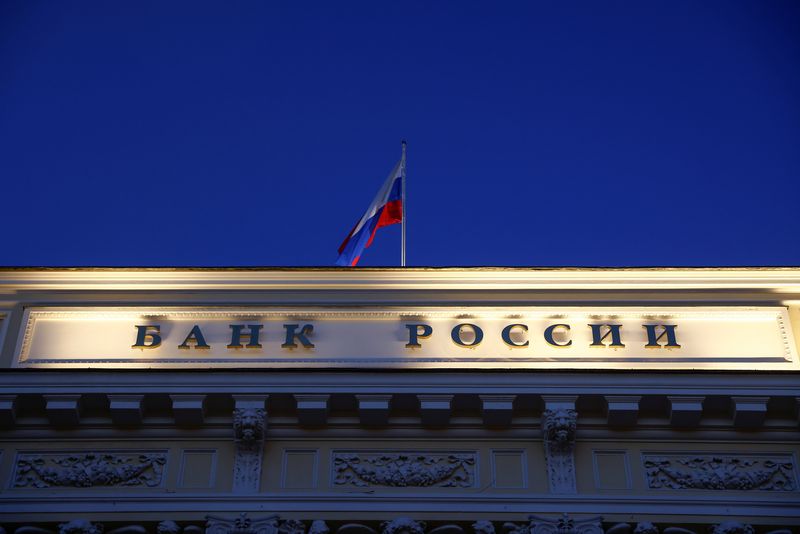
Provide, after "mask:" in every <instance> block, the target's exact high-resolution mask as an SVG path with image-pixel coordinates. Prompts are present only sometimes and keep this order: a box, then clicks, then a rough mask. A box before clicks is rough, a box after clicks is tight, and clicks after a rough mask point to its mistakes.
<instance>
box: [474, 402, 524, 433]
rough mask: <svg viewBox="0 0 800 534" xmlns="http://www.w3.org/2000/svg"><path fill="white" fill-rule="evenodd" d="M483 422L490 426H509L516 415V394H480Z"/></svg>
mask: <svg viewBox="0 0 800 534" xmlns="http://www.w3.org/2000/svg"><path fill="white" fill-rule="evenodd" d="M479 397H480V399H481V415H482V416H483V424H484V425H486V426H488V427H507V426H509V425H510V424H511V420H512V417H513V415H514V399H516V398H517V396H516V395H479Z"/></svg>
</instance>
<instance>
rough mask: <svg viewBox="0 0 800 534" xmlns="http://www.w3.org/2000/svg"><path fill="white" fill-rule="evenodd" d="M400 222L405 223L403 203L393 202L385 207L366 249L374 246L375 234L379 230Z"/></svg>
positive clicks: (399, 201) (400, 201) (365, 246)
mask: <svg viewBox="0 0 800 534" xmlns="http://www.w3.org/2000/svg"><path fill="white" fill-rule="evenodd" d="M400 222H403V201H402V200H393V201H391V202H389V203H387V204H386V205H385V206H384V207H383V210H382V211H381V215H380V218H379V219H378V224H376V225H375V228H373V229H372V234H371V235H370V236H369V241H367V244H366V245H364V248H367V247H368V246H370V245H371V244H372V240H373V239H375V232H377V231H378V228H382V227H384V226H389V225H390V224H397V223H400Z"/></svg>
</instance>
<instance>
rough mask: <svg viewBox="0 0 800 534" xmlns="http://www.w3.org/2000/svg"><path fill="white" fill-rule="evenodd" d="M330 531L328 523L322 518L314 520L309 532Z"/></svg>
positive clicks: (311, 533) (310, 533) (326, 532)
mask: <svg viewBox="0 0 800 534" xmlns="http://www.w3.org/2000/svg"><path fill="white" fill-rule="evenodd" d="M330 531H331V529H329V528H328V524H327V523H326V522H325V521H323V520H322V519H316V520H314V521H312V522H311V526H310V527H309V528H308V534H329V533H330Z"/></svg>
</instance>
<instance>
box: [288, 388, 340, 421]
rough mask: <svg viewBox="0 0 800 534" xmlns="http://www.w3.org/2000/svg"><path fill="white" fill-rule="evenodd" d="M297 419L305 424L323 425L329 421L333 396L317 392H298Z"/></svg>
mask: <svg viewBox="0 0 800 534" xmlns="http://www.w3.org/2000/svg"><path fill="white" fill-rule="evenodd" d="M294 398H295V401H297V420H298V421H299V422H300V424H301V425H303V426H322V425H324V424H325V423H327V421H328V412H329V411H330V408H329V404H328V403H329V401H330V398H331V396H330V395H327V394H324V395H317V394H311V395H309V394H302V395H301V394H296V395H295V396H294Z"/></svg>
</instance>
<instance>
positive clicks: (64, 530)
mask: <svg viewBox="0 0 800 534" xmlns="http://www.w3.org/2000/svg"><path fill="white" fill-rule="evenodd" d="M58 534H103V525H101V524H99V523H90V522H89V521H86V520H83V519H75V520H73V521H70V522H68V523H61V524H60V525H58Z"/></svg>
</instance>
